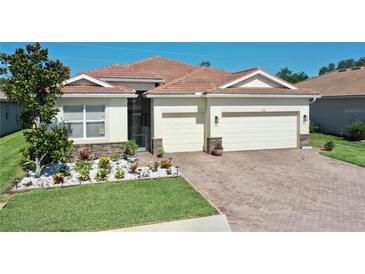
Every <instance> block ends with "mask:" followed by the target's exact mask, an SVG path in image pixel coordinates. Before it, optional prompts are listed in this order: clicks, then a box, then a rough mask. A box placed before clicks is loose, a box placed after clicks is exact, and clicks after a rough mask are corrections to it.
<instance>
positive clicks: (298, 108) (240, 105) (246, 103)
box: [206, 98, 309, 137]
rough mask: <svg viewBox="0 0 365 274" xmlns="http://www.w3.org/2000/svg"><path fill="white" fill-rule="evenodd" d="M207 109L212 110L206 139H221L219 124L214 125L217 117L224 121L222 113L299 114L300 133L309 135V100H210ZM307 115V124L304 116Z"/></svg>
mask: <svg viewBox="0 0 365 274" xmlns="http://www.w3.org/2000/svg"><path fill="white" fill-rule="evenodd" d="M207 100H208V101H207V108H208V109H209V110H210V113H209V115H208V117H209V123H210V126H209V129H210V130H208V132H207V135H206V137H221V136H222V134H221V132H220V126H219V122H218V125H215V124H214V119H215V116H218V119H219V121H220V120H221V119H222V112H259V113H262V112H265V113H268V112H298V113H299V133H300V134H308V133H309V99H301V98H298V99H294V98H293V99H288V98H208V99H207ZM304 115H307V117H308V120H307V122H304V121H303V116H304Z"/></svg>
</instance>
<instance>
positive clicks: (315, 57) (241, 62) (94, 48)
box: [0, 42, 365, 76]
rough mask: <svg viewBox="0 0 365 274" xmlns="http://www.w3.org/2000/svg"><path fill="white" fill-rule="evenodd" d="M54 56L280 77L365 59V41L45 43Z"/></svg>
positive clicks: (79, 62) (75, 68)
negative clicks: (163, 60) (155, 60)
mask: <svg viewBox="0 0 365 274" xmlns="http://www.w3.org/2000/svg"><path fill="white" fill-rule="evenodd" d="M25 44H26V43H0V51H2V52H5V53H12V52H14V49H15V48H17V47H24V46H25ZM41 44H42V46H43V47H47V48H48V49H49V54H50V57H51V58H59V59H61V60H62V61H63V63H64V64H66V65H68V66H70V68H71V73H72V74H74V73H77V72H80V71H82V70H89V69H94V68H98V67H102V66H107V65H110V64H114V63H129V62H133V61H137V60H140V59H144V58H148V57H151V56H156V55H158V56H162V57H167V58H172V59H175V60H179V61H183V62H187V63H191V64H199V63H200V62H201V61H203V60H209V61H210V62H211V63H212V66H213V67H216V68H220V69H224V70H226V71H231V72H234V71H239V70H244V69H247V68H250V67H256V66H259V67H262V68H264V69H266V70H268V71H270V72H273V73H276V72H277V71H278V70H279V69H280V68H282V67H285V66H287V67H289V69H291V70H294V71H304V72H306V73H307V74H308V75H310V76H315V75H317V74H318V70H319V68H320V67H322V66H323V65H326V64H328V63H330V62H333V63H337V62H338V61H339V60H341V59H347V58H354V59H358V58H359V57H364V56H365V43H247V42H245V43H201V42H199V43H180V42H179V43H125V42H123V43H99V42H98V43H92V42H84V43H80V42H78V43H73V42H72V43H64V42H54V43H41Z"/></svg>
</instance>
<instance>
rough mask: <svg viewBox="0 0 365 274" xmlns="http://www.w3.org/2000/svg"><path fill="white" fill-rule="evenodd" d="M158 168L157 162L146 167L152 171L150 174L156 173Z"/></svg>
mask: <svg viewBox="0 0 365 274" xmlns="http://www.w3.org/2000/svg"><path fill="white" fill-rule="evenodd" d="M159 166H160V163H159V162H154V163H151V164H149V165H148V168H149V169H150V170H151V171H152V172H156V171H157V169H158V167H159Z"/></svg>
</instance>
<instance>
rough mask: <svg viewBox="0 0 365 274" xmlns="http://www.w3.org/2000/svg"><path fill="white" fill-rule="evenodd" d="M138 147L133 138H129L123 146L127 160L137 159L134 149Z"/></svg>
mask: <svg viewBox="0 0 365 274" xmlns="http://www.w3.org/2000/svg"><path fill="white" fill-rule="evenodd" d="M137 149H138V145H137V143H136V141H135V140H133V139H132V140H129V141H128V143H127V144H126V146H125V153H126V155H127V157H126V158H127V161H128V162H135V161H137V156H136V151H137Z"/></svg>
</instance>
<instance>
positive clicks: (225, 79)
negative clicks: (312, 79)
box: [146, 67, 319, 95]
mask: <svg viewBox="0 0 365 274" xmlns="http://www.w3.org/2000/svg"><path fill="white" fill-rule="evenodd" d="M257 70H260V68H253V69H249V70H245V71H240V72H236V73H229V72H226V71H223V70H217V69H213V68H210V67H201V68H199V69H196V70H194V71H193V72H191V73H189V74H187V75H184V76H183V77H180V78H178V79H175V80H174V81H172V82H170V83H168V84H166V85H162V86H159V87H157V88H155V89H153V90H150V91H148V92H146V93H147V94H167V93H170V94H179V93H185V94H186V93H195V92H206V93H212V94H218V93H221V94H252V93H253V94H296V95H302V94H310V95H311V94H314V95H316V94H319V93H318V92H317V91H314V90H310V89H296V90H295V89H289V88H249V87H247V88H219V87H220V86H222V85H224V84H226V83H229V82H232V81H234V80H236V79H239V78H241V77H243V76H245V75H248V74H251V73H252V72H255V71H257Z"/></svg>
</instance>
